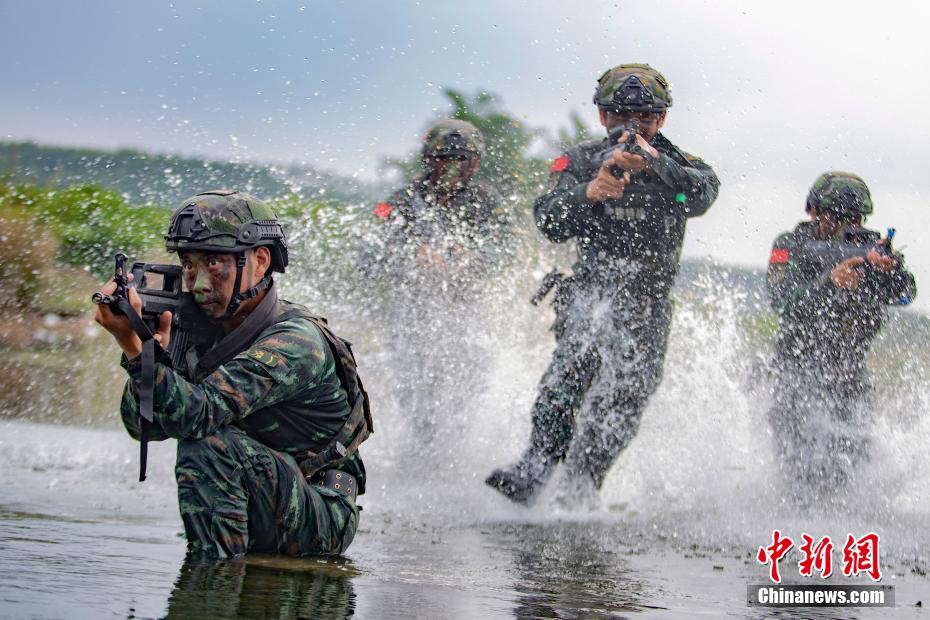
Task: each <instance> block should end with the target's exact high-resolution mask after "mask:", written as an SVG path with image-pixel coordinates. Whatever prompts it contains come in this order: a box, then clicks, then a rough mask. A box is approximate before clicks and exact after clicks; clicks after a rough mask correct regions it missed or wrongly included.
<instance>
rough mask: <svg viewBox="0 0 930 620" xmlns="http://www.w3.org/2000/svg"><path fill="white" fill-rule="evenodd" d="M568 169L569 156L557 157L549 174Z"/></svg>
mask: <svg viewBox="0 0 930 620" xmlns="http://www.w3.org/2000/svg"><path fill="white" fill-rule="evenodd" d="M566 168H568V155H562V156H561V157H556V158H555V160H554V161H553V162H552V167H551V168H549V172H562V171H563V170H565V169H566Z"/></svg>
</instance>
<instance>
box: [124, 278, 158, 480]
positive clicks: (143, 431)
mask: <svg viewBox="0 0 930 620" xmlns="http://www.w3.org/2000/svg"><path fill="white" fill-rule="evenodd" d="M116 305H117V307H118V308H119V310H120V312H122V313H123V314H124V315H126V318H128V319H129V323H130V324H131V325H132V329H133V331H135V332H136V334H137V335H138V336H139V339H140V340H142V356H141V357H142V359H141V362H142V385H141V387H140V388H139V415H140V416H142V422H141V423H140V424H139V482H142V481H144V480H145V468H146V463H147V461H148V451H149V444H148V433H147V426H146V424H151V423H152V421H153V420H154V419H155V416H154V413H153V407H152V400H153V397H154V392H155V339H154V338H153V337H152V331H151V330H150V329H149V328H148V326H147V325H146V324H145V321H143V320H142V317H140V316H139V315H138V314H137V313H136V311H135V309H134V308H133V307H132V304H130V303H129V300H128V299H127V298H126V297H123V296H120V297H117V300H116ZM161 351H162V352H163V351H164V349H161Z"/></svg>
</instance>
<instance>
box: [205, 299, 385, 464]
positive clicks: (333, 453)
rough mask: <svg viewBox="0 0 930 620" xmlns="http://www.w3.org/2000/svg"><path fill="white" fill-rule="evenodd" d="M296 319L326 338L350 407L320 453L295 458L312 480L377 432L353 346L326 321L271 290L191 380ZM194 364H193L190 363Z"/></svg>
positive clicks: (212, 353)
mask: <svg viewBox="0 0 930 620" xmlns="http://www.w3.org/2000/svg"><path fill="white" fill-rule="evenodd" d="M293 318H303V319H306V320H308V321H310V322H311V323H313V324H314V325H315V326H316V327H317V328H318V329H319V330H320V333H321V334H323V338H324V339H325V340H326V343H327V344H328V345H329V350H330V352H331V353H332V355H333V360H334V361H335V366H336V375H337V376H338V377H339V383H340V385H341V386H342V389H344V390H345V392H346V396H347V399H348V402H349V405H350V407H351V411H350V413H349V417H348V418H347V419H346V421H345V423H343V425H342V428H340V429H339V431H338V432H337V433H336V434H335V435H334V436H333V438H332V439H331V440H330V441H329V443H328V444H326V446H324V447H323V448H322V449H321V450H319V451H318V452H314V451H311V450H305V451H303V452H299V453H296V454H292V456H293V457H294V459H295V460H296V461H297V464H298V465H299V466H300V469H301V471H302V472H303V473H304V475H305V476H312V475H313V474H314V473H316V472H318V471H320V470H322V469H328V468H332V467H338V466H339V465H340V464H342V463H344V462H345V461H346V460H348V459H349V458H351V457H352V455H353V454H355V452H356V451H357V450H358V446H359V444H361V443H362V442H363V441H365V440H366V439H367V438H368V436H369V435H370V434H371V433H373V432H374V425H373V424H372V418H371V408H370V405H369V399H368V393H367V392H366V391H365V387H364V386H363V385H362V380H361V378H360V377H359V376H358V365H357V364H356V361H355V355H354V354H353V353H352V345H351V343H350V342H349V341H348V340H345V339H343V338H340V337H339V336H337V335H336V334H334V333H333V331H332V330H331V329H330V328H329V324H328V323H327V321H326V319H325V318H323V317H320V316H316V315H314V314H311V313H310V312H309V311H308V310H307V309H306V308H304V307H303V306H300V305H297V304H292V303H290V302H287V301H280V302H279V301H278V300H277V295H276V294H275V291H274V289H273V288H272V289H270V290H269V292H268V295H267V296H266V298H265V299H264V300H262V303H261V304H260V305H259V307H258V308H256V310H255V311H254V312H253V313H252V314H251V315H249V317H248V318H247V319H246V321H245V322H244V323H243V324H242V325H241V326H239V327H238V328H236V329H235V330H233V332H232V333H230V334H229V335H228V336H227V337H226V338H224V339H223V341H221V342H220V343H219V345H218V346H216V347H214V349H212V350H211V351H210V352H208V353H207V355H206V356H204V357H203V358H201V359H200V361H199V362H195V363H194V364H191V366H190V367H193V368H196V371H195V372H193V373H191V374H192V375H193V377H192V379H193V380H194V381H195V382H199V381H201V380H203V378H204V377H205V376H207V375H209V374H210V373H212V372H213V371H215V370H216V369H217V368H218V367H219V366H221V365H222V364H224V363H226V362H228V361H229V360H231V359H232V358H234V357H235V356H236V355H238V354H239V353H241V352H242V351H245V350H246V349H248V348H249V347H250V346H251V345H252V343H253V342H255V339H256V338H257V337H258V335H259V334H260V333H261V332H263V331H265V330H266V329H268V328H269V327H271V326H272V325H274V324H276V323H281V322H283V321H288V320H290V319H293ZM216 353H219V355H216ZM208 358H210V359H209V360H208ZM192 361H193V360H190V361H189V363H190V362H192Z"/></svg>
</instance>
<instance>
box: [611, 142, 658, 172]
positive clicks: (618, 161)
mask: <svg viewBox="0 0 930 620" xmlns="http://www.w3.org/2000/svg"><path fill="white" fill-rule="evenodd" d="M627 135H628V134H626V133H624V134H623V136H621V138H620V140H621V141H625V140H627ZM636 144H637V145H639V147H640V148H641V149H643V150H644V151H645V152H647V153H649V154H650V155H651V156H652V157H658V156H659V152H658V151H657V150H655V147H653V146H652V145H651V144H649V143H648V142H647V141H646V139H645V138H643V137H642V136H640V135H637V136H636ZM614 162H615V165H617V166H618V167H619V168H620V169H621V170H625V171H627V172H629V173H630V174H637V173H639V172H642V171H643V170H646V169H647V168H649V167H650V164H649V161H648V160H647V159H646V158H645V157H643V156H642V155H637V154H635V153H614Z"/></svg>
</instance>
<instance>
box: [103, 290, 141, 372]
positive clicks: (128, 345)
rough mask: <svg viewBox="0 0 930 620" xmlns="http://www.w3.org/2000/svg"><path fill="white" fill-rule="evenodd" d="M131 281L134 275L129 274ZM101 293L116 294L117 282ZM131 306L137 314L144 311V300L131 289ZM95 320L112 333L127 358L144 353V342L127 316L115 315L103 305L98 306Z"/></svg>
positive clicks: (108, 307)
mask: <svg viewBox="0 0 930 620" xmlns="http://www.w3.org/2000/svg"><path fill="white" fill-rule="evenodd" d="M129 280H132V274H129ZM100 292H101V293H102V294H104V295H112V294H113V293H115V292H116V282H114V281H113V280H110V281H109V282H107V283H106V284H105V285H104V286H103V288H101V289H100ZM129 304H130V305H131V306H132V307H133V310H135V311H136V313H139V312H141V311H142V299H141V298H140V297H139V294H138V293H137V292H136V290H135V289H134V288H130V289H129ZM94 320H95V321H97V323H99V324H100V325H101V327H103V328H104V329H105V330H107V331H108V332H110V334H111V335H112V336H113V338H114V339H115V340H116V344H118V345H119V346H120V348H121V349H122V350H123V353H125V354H126V357H127V358H129V359H132V358H134V357H135V356H137V355H139V353H141V352H142V340H141V339H140V338H139V336H138V335H137V334H136V332H135V330H134V329H133V328H132V323H130V322H129V319H128V318H127V317H126V316H125V315H122V314H115V313H114V312H113V311H112V310H110V306H107V305H105V304H101V305H98V306H97V313H96V315H95V316H94Z"/></svg>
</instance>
